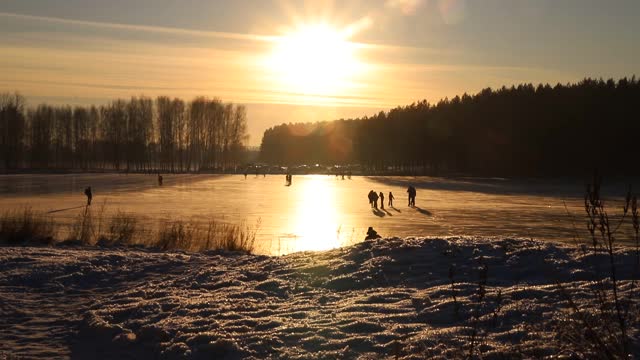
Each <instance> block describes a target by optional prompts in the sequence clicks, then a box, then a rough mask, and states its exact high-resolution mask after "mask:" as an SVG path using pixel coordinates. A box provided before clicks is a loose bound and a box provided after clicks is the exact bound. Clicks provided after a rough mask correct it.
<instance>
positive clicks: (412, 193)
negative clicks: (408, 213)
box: [407, 185, 416, 206]
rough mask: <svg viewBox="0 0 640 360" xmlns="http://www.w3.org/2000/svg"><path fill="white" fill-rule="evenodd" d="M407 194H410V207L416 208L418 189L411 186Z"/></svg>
mask: <svg viewBox="0 0 640 360" xmlns="http://www.w3.org/2000/svg"><path fill="white" fill-rule="evenodd" d="M407 194H409V206H416V188H414V187H413V186H411V185H409V188H407Z"/></svg>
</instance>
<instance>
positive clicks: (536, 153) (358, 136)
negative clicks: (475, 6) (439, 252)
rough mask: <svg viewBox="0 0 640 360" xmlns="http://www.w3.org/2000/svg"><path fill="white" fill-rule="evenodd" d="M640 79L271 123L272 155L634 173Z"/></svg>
mask: <svg viewBox="0 0 640 360" xmlns="http://www.w3.org/2000/svg"><path fill="white" fill-rule="evenodd" d="M638 104H640V83H639V81H638V79H636V78H635V76H634V77H632V78H631V79H628V78H622V79H620V80H618V81H614V80H613V79H609V80H606V81H604V80H602V79H599V80H595V79H588V78H587V79H584V80H583V81H580V82H578V83H575V84H566V85H563V84H557V85H555V86H550V85H549V84H540V85H537V86H534V85H532V84H521V85H518V86H512V87H510V88H507V87H502V88H500V89H497V90H493V89H491V88H487V89H484V90H482V91H480V92H479V93H477V94H475V95H468V94H464V95H462V96H456V97H454V98H453V99H447V98H445V99H443V100H441V101H439V102H438V103H436V104H431V103H429V102H428V101H426V100H423V101H420V102H417V103H413V104H411V105H408V106H402V107H397V108H394V109H392V110H390V111H387V112H380V113H378V114H376V115H374V116H371V117H367V116H365V117H362V118H356V119H340V120H337V121H331V122H319V123H289V124H282V125H279V126H274V127H272V128H270V129H268V130H267V131H266V132H265V134H264V137H263V139H262V145H261V153H260V155H261V159H262V160H263V161H265V162H268V163H274V164H283V165H295V164H310V163H322V164H361V165H362V166H364V168H365V170H366V171H369V172H398V173H423V174H435V175H437V174H452V173H462V174H470V175H480V176H485V175H491V176H499V175H505V176H559V175H582V174H585V173H590V172H591V171H592V170H593V169H596V168H597V169H600V170H601V171H603V172H607V173H608V174H619V175H631V174H638V173H640V171H639V167H638V166H637V164H636V160H637V156H638V155H637V154H638V146H637V144H638V143H640V141H638V140H639V139H638V136H639V135H640V119H639V112H638Z"/></svg>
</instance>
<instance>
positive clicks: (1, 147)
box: [0, 93, 248, 172]
mask: <svg viewBox="0 0 640 360" xmlns="http://www.w3.org/2000/svg"><path fill="white" fill-rule="evenodd" d="M25 104H26V101H25V98H24V97H22V96H21V95H19V94H8V93H5V94H0V154H2V159H1V161H0V169H4V170H5V171H11V170H18V169H39V170H51V169H73V170H84V171H88V170H97V169H102V170H115V171H136V172H145V171H175V172H186V171H201V170H215V171H228V170H230V169H233V168H235V167H236V166H238V165H239V164H241V163H242V162H243V157H244V153H245V143H246V141H247V140H248V135H247V112H246V109H245V107H244V106H243V105H234V104H231V103H223V102H222V101H220V100H218V99H209V98H206V97H197V98H195V99H193V100H192V101H190V102H188V103H187V102H185V101H184V100H182V99H178V98H169V97H165V96H160V97H157V98H156V99H152V98H149V97H144V96H141V97H132V98H131V99H129V100H124V99H117V100H114V101H111V102H110V103H108V104H106V105H103V106H88V107H83V106H75V107H71V106H68V105H62V106H53V105H46V104H42V105H38V106H36V107H32V108H27V107H26V105H25Z"/></svg>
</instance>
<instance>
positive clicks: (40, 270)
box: [0, 180, 637, 359]
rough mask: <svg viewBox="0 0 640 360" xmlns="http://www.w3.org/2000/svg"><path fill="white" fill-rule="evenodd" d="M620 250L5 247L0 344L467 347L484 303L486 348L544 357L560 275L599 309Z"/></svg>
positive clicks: (306, 352) (87, 354)
mask: <svg viewBox="0 0 640 360" xmlns="http://www.w3.org/2000/svg"><path fill="white" fill-rule="evenodd" d="M294 181H295V180H294ZM634 256H635V254H634V253H633V252H631V251H628V252H624V251H620V252H619V253H618V254H617V266H618V274H619V279H620V280H622V285H621V289H622V293H623V296H626V295H627V294H628V292H629V291H635V290H634V289H633V288H632V286H631V285H630V282H629V281H628V280H629V275H630V274H631V273H632V265H633V264H634V261H635V260H634ZM595 264H597V266H595ZM607 264H608V258H606V257H604V256H596V257H594V256H592V255H590V254H589V253H588V252H586V253H583V252H582V250H580V249H575V248H573V247H570V246H567V245H566V244H565V245H562V244H557V243H551V242H540V241H532V240H523V239H510V238H493V239H487V238H474V237H447V238H444V237H442V238H404V239H401V238H389V239H377V240H371V241H365V242H361V243H358V244H355V245H353V246H349V247H344V248H339V249H334V250H328V251H321V252H299V253H294V254H290V255H286V256H282V257H270V256H260V255H241V254H237V253H226V252H222V251H215V252H214V251H212V252H207V253H200V254H191V253H183V252H167V253H162V252H152V251H141V250H131V249H98V248H64V247H57V248H18V247H4V248H0V319H2V321H0V358H2V356H3V354H4V355H5V356H6V355H15V356H25V357H40V358H42V357H63V358H64V357H76V358H112V359H117V358H118V359H119V358H167V359H173V358H207V359H210V358H219V359H238V358H248V359H262V358H285V359H337V358H345V359H356V358H362V359H377V358H396V356H397V358H399V359H424V358H443V359H444V358H453V357H462V356H463V355H464V354H463V351H466V350H465V349H466V347H465V346H468V344H469V340H470V334H471V329H472V328H473V327H474V323H476V320H475V317H474V316H473V315H474V314H477V315H478V316H477V324H478V325H477V326H476V328H477V329H478V333H479V335H478V337H479V339H480V341H479V345H478V349H479V350H480V351H482V354H483V358H489V359H491V358H493V359H501V358H512V357H520V356H523V357H526V358H532V357H533V358H540V357H545V356H550V355H556V354H558V353H559V352H560V349H559V347H558V346H559V345H558V341H555V338H554V337H555V335H556V332H555V331H554V327H555V326H556V325H558V324H559V323H560V322H561V321H566V319H567V314H569V312H567V307H568V305H567V301H566V298H565V297H564V296H563V295H562V292H561V291H560V287H559V286H558V284H562V286H563V287H564V288H565V289H566V290H567V291H569V292H570V293H572V294H573V296H574V300H575V301H576V302H577V303H578V304H579V305H580V306H586V309H588V308H589V306H591V308H593V304H594V303H595V299H594V297H593V292H592V291H590V290H589V289H590V288H591V287H592V286H594V282H593V281H592V280H594V279H601V278H604V277H606V271H602V272H600V273H598V274H596V272H595V269H597V268H598V267H600V268H601V269H606V266H607ZM482 266H486V267H487V277H486V279H487V285H486V295H485V299H484V301H483V302H481V303H479V304H477V300H478V296H477V294H478V282H479V280H480V279H479V274H480V268H481V267H482ZM450 269H451V270H452V271H453V280H454V287H453V290H452V287H451V283H450V278H449V272H450ZM498 291H500V297H498ZM454 294H455V297H456V300H455V301H454V300H453V295H454ZM499 299H500V300H499ZM634 299H635V300H634V301H637V297H635V298H634ZM456 303H457V304H456ZM456 309H457V311H456ZM631 333H632V335H633V336H637V323H633V325H632V327H631ZM636 338H637V337H636Z"/></svg>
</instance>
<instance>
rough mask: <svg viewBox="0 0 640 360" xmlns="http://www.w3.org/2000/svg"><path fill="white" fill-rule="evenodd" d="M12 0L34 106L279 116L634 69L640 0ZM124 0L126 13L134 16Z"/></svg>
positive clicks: (8, 86) (7, 71) (9, 32)
mask: <svg viewBox="0 0 640 360" xmlns="http://www.w3.org/2000/svg"><path fill="white" fill-rule="evenodd" d="M482 4H483V6H478V4H477V2H470V1H465V0H432V1H428V0H375V1H359V0H353V1H343V2H337V1H310V0H308V1H295V2H294V1H284V0H274V1H273V3H270V2H269V1H258V2H256V1H251V0H242V1H235V2H233V3H231V4H230V3H228V2H216V1H213V2H212V1H200V0H198V1H193V2H189V4H188V5H190V6H189V7H187V6H186V5H185V3H184V2H179V1H175V0H155V1H151V0H135V1H123V0H118V1H112V2H102V1H98V0H88V1H80V0H66V1H59V2H56V7H55V8H54V7H52V6H51V2H47V1H44V0H34V1H28V2H25V1H17V0H7V1H6V2H3V3H2V4H0V33H1V34H0V35H1V36H0V52H1V53H2V57H0V91H16V90H17V91H20V92H21V93H22V94H23V95H25V96H26V97H27V98H28V100H29V101H30V103H39V102H48V103H67V104H91V103H95V104H101V103H105V102H107V101H108V100H109V99H113V98H117V97H125V98H126V97H130V96H133V95H140V94H144V95H147V96H157V95H169V96H177V97H182V98H184V99H187V100H188V99H190V98H192V97H194V96H198V95H205V96H209V97H219V98H221V99H223V100H224V101H232V102H236V103H243V104H246V105H247V110H248V117H249V131H250V135H251V140H250V144H251V145H259V143H260V140H261V135H262V132H263V131H264V130H265V129H266V128H267V127H269V126H272V125H275V124H280V123H283V122H290V121H319V120H332V119H336V118H341V117H354V116H362V115H371V114H374V113H376V112H378V111H380V110H387V109H389V108H391V107H394V106H397V105H405V104H409V103H411V102H413V101H418V100H421V99H425V98H426V99H428V100H429V101H431V102H436V101H438V100H439V99H441V98H443V97H445V96H449V97H451V96H454V95H456V94H462V93H463V92H476V91H478V90H480V89H482V88H484V87H487V86H492V87H497V86H502V85H507V86H508V85H511V84H517V83H522V82H533V83H539V82H543V83H544V82H550V83H556V82H563V83H565V82H569V81H579V80H580V79H581V78H583V77H586V76H590V77H621V76H631V75H633V72H634V71H636V70H637V68H636V66H637V64H638V63H640V50H639V48H638V45H637V42H636V41H634V40H636V39H635V35H633V34H635V33H638V32H640V28H639V26H638V24H637V21H634V20H633V19H635V18H636V17H635V16H634V14H635V15H640V14H639V13H638V12H639V11H638V10H639V9H640V6H639V5H638V2H632V1H613V2H611V5H609V6H603V5H602V3H601V2H597V1H592V0H584V1H564V2H561V4H559V3H558V2H554V1H547V0H544V1H539V2H536V3H535V4H532V2H526V1H507V0H504V1H501V0H487V1H486V2H483V3H482ZM123 7H127V9H126V10H127V11H122V10H123V9H122V8H123Z"/></svg>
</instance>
